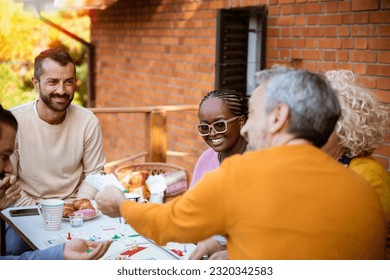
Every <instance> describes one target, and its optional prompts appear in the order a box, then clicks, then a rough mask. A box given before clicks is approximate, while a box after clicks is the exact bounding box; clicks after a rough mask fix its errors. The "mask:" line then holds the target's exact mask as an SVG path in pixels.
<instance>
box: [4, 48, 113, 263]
mask: <svg viewBox="0 0 390 280" xmlns="http://www.w3.org/2000/svg"><path fill="white" fill-rule="evenodd" d="M32 82H33V84H34V88H35V90H36V91H37V92H38V93H39V98H38V99H37V100H35V101H33V102H28V103H25V104H22V105H19V106H16V107H13V108H11V109H10V111H11V112H12V114H13V115H14V116H15V118H16V119H17V121H18V126H19V128H18V131H17V134H16V144H15V152H14V153H13V154H12V155H11V162H12V166H13V169H14V175H15V176H16V184H18V185H19V186H20V188H21V193H20V195H21V197H20V198H19V199H18V200H17V201H16V202H15V206H28V205H35V204H37V203H39V202H41V201H42V200H43V199H51V198H56V199H62V200H65V201H71V200H74V199H76V198H77V199H79V198H88V199H94V196H95V194H96V192H97V190H96V188H95V187H94V186H93V185H92V184H90V183H88V182H87V181H86V180H85V177H86V176H88V175H91V174H96V173H100V172H103V168H104V164H105V162H106V158H105V155H104V152H103V141H102V139H103V137H102V132H101V128H100V124H99V120H98V119H97V117H96V116H95V115H94V114H93V113H92V112H91V111H90V110H88V109H86V108H83V107H81V106H79V105H76V104H72V100H73V97H74V94H75V90H76V68H75V64H74V62H73V60H72V58H71V57H70V55H69V54H68V53H67V52H66V51H65V50H63V49H60V48H52V49H47V50H44V51H42V52H41V53H40V54H39V55H38V56H37V57H36V58H35V60H34V76H33V78H32ZM6 236H7V237H6V247H7V253H8V254H16V255H18V254H21V253H22V252H23V251H25V250H27V249H29V247H28V246H26V244H25V243H24V242H23V240H22V239H21V238H19V236H18V235H17V233H15V232H13V230H12V229H9V228H7V232H6Z"/></svg>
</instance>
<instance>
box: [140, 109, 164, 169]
mask: <svg viewBox="0 0 390 280" xmlns="http://www.w3.org/2000/svg"><path fill="white" fill-rule="evenodd" d="M145 136H146V137H145V148H146V150H147V151H148V152H149V153H148V155H147V161H151V162H166V161H167V142H168V136H167V114H166V112H165V111H164V110H158V111H157V110H156V111H153V112H150V113H146V115H145Z"/></svg>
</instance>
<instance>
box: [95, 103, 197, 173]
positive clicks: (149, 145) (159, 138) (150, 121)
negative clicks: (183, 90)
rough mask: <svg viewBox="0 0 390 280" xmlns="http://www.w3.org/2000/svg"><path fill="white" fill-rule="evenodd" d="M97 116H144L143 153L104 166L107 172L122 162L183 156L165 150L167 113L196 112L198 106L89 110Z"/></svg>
mask: <svg viewBox="0 0 390 280" xmlns="http://www.w3.org/2000/svg"><path fill="white" fill-rule="evenodd" d="M89 110H91V111H92V112H93V113H95V114H96V115H98V114H123V113H126V114H145V151H142V152H140V153H138V154H135V155H133V156H131V157H127V158H123V159H120V160H117V161H113V162H109V163H107V164H106V169H108V171H110V170H112V169H114V168H115V167H116V166H118V165H120V164H121V163H123V162H126V161H130V160H133V159H137V158H140V157H145V161H149V162H166V160H167V155H172V156H185V155H187V153H186V152H178V151H169V150H167V142H168V135H167V112H179V111H193V110H198V105H168V106H147V107H118V108H89Z"/></svg>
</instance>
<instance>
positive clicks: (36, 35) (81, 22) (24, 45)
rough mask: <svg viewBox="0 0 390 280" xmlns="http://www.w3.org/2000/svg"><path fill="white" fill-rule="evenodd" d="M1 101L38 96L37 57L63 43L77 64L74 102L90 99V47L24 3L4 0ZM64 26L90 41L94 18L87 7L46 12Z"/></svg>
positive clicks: (0, 46)
mask: <svg viewBox="0 0 390 280" xmlns="http://www.w3.org/2000/svg"><path fill="white" fill-rule="evenodd" d="M0 11H1V13H0V103H1V104H3V106H4V107H5V108H10V107H13V106H15V105H18V104H21V103H25V102H27V101H29V100H34V99H35V98H36V93H35V91H34V89H33V85H32V82H31V77H32V74H33V69H32V68H33V60H34V57H35V56H36V55H38V54H39V53H40V52H41V51H43V50H44V49H47V48H49V47H63V48H65V49H66V50H67V51H68V52H69V54H70V55H71V56H72V57H73V59H74V60H75V63H76V66H77V70H78V73H77V77H78V81H77V85H78V87H77V89H76V94H75V99H74V102H76V103H78V104H80V105H83V104H84V102H85V101H86V100H85V98H86V69H87V68H86V61H85V55H86V49H85V48H84V46H83V45H81V44H80V43H79V42H77V41H75V40H74V39H72V38H70V37H69V36H67V35H66V34H64V33H62V32H60V31H58V30H56V29H55V28H53V27H51V26H49V25H47V24H45V23H44V22H43V21H41V20H39V18H38V17H37V16H36V15H35V14H34V13H32V12H28V11H26V10H24V8H23V3H14V2H13V1H11V0H0ZM42 15H43V16H44V17H45V18H47V19H49V20H51V21H52V22H54V23H56V24H59V25H60V26H61V27H63V28H64V29H66V30H68V31H70V32H72V33H74V34H76V35H77V36H79V37H81V38H83V39H84V40H85V41H89V30H90V29H89V28H90V18H89V16H88V12H87V11H67V12H54V13H49V12H46V13H42Z"/></svg>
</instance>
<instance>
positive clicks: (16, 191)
mask: <svg viewBox="0 0 390 280" xmlns="http://www.w3.org/2000/svg"><path fill="white" fill-rule="evenodd" d="M19 198H20V187H19V185H17V184H16V177H15V176H14V175H7V176H5V177H4V178H3V179H2V180H1V181H0V210H2V209H5V208H7V207H9V206H10V205H11V204H12V203H14V202H15V201H17V200H18V199H19Z"/></svg>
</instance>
